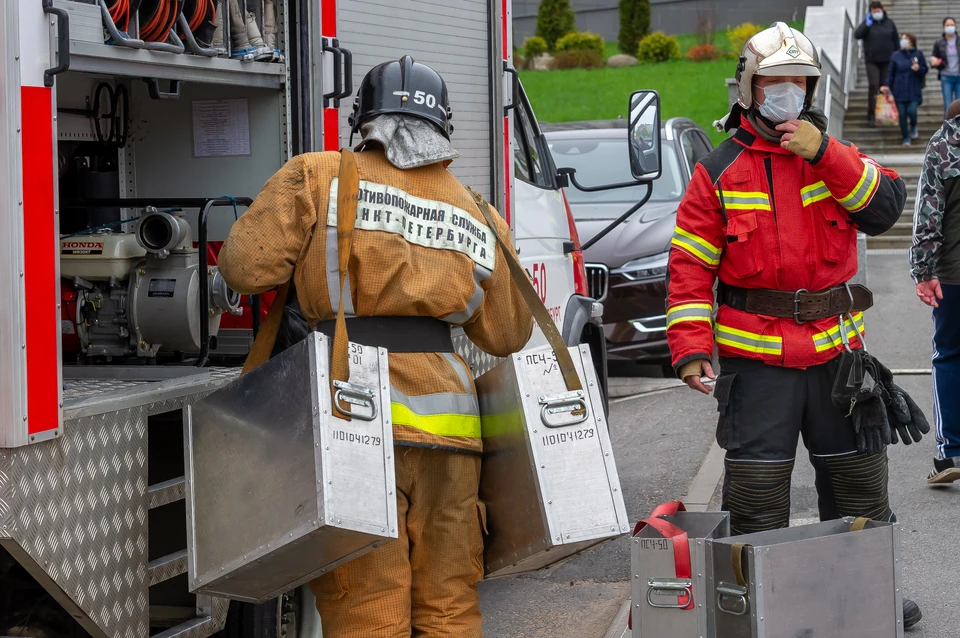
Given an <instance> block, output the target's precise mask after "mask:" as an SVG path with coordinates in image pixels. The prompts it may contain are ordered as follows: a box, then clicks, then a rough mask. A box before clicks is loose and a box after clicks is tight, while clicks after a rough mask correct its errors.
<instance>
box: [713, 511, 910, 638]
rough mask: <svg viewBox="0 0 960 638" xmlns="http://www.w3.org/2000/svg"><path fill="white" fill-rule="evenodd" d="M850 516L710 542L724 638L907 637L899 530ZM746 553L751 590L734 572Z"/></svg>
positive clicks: (718, 618)
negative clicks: (738, 552) (736, 552)
mask: <svg viewBox="0 0 960 638" xmlns="http://www.w3.org/2000/svg"><path fill="white" fill-rule="evenodd" d="M854 520H855V519H853V518H843V519H837V520H833V521H827V522H824V523H816V524H813V525H802V526H800V527H789V528H785V529H778V530H773V531H769V532H757V533H755V534H744V535H742V536H736V537H731V538H728V539H719V540H714V541H710V550H709V551H710V552H711V553H712V561H713V572H712V574H711V577H712V579H713V582H712V583H711V587H710V591H712V592H713V593H712V596H711V601H710V602H711V604H712V606H713V609H711V610H710V613H711V614H712V615H713V616H714V619H715V622H716V631H717V636H722V637H723V638H795V637H796V636H807V637H809V638H817V637H819V636H823V637H824V638H832V637H834V636H843V638H894V637H897V638H901V637H902V636H903V595H902V593H901V591H900V590H901V586H900V582H901V581H900V526H899V525H898V524H897V523H880V522H876V521H869V522H868V523H867V525H866V527H865V528H864V529H862V530H860V531H851V527H852V525H853V522H854ZM734 543H749V544H750V545H752V547H746V548H744V550H743V554H745V556H744V559H743V564H744V567H743V571H744V576H745V580H746V586H745V587H744V586H739V585H738V584H737V581H736V577H735V575H734V569H733V560H732V550H733V544H734Z"/></svg>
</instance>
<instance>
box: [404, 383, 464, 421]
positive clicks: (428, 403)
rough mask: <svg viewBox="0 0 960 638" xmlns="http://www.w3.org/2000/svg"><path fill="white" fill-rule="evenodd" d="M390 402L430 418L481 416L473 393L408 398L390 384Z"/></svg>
mask: <svg viewBox="0 0 960 638" xmlns="http://www.w3.org/2000/svg"><path fill="white" fill-rule="evenodd" d="M390 401H391V402H392V403H399V404H401V405H404V406H406V407H407V408H408V409H409V410H410V411H411V412H413V413H414V414H418V415H420V416H429V415H434V414H466V415H469V416H479V414H480V405H479V403H478V402H477V397H476V396H475V395H474V394H473V393H472V392H471V393H467V394H460V393H456V392H437V393H435V394H421V395H420V396H416V397H411V396H407V395H406V394H404V393H403V392H400V390H397V388H396V386H394V385H393V384H392V383H391V384H390Z"/></svg>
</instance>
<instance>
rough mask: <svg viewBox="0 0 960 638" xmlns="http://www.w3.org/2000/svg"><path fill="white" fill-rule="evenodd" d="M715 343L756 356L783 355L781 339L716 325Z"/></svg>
mask: <svg viewBox="0 0 960 638" xmlns="http://www.w3.org/2000/svg"><path fill="white" fill-rule="evenodd" d="M716 340H717V343H721V344H723V345H725V346H727V347H730V348H735V349H737V350H744V351H746V352H754V353H757V354H772V355H779V354H782V353H783V338H781V337H774V336H768V335H761V334H757V333H755V332H747V331H746V330H740V329H739V328H731V327H729V326H724V325H721V324H719V323H718V324H717V331H716Z"/></svg>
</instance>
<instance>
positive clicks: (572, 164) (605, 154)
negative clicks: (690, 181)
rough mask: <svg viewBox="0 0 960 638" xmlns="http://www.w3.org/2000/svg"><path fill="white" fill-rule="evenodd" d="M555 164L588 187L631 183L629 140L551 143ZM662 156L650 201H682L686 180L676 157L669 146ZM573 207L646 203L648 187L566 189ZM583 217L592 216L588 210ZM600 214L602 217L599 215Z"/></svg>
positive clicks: (549, 140)
mask: <svg viewBox="0 0 960 638" xmlns="http://www.w3.org/2000/svg"><path fill="white" fill-rule="evenodd" d="M547 142H548V144H549V146H550V152H551V153H552V154H553V160H554V162H555V163H556V165H557V166H558V167H560V168H566V167H569V168H575V169H577V176H576V177H577V181H578V182H580V183H581V184H583V185H585V186H593V185H600V184H612V183H615V182H629V181H632V180H633V177H632V175H631V174H630V161H629V159H628V156H627V137H626V135H624V136H623V138H622V139H621V138H618V139H599V140H598V139H578V140H571V139H553V140H551V139H548V140H547ZM661 148H662V152H663V173H662V174H661V175H660V178H659V179H657V180H655V181H654V182H653V193H652V194H651V195H650V201H652V202H657V201H661V202H662V201H669V200H674V199H680V197H681V196H682V195H683V179H682V177H681V173H680V165H679V164H678V163H677V154H676V152H675V151H674V150H673V146H672V145H670V144H663V145H662V146H661ZM564 190H565V191H566V193H567V199H568V200H569V201H570V204H571V205H576V204H600V203H616V202H637V201H640V200H641V199H643V195H644V194H645V193H646V191H647V187H646V186H633V187H630V188H618V189H615V190H609V191H599V192H595V193H585V192H584V191H582V190H580V189H578V188H576V187H575V186H573V185H571V186H570V187H568V188H566V189H564ZM578 213H580V214H581V215H584V216H591V215H590V213H589V212H588V210H581V211H578ZM598 214H602V213H599V212H598Z"/></svg>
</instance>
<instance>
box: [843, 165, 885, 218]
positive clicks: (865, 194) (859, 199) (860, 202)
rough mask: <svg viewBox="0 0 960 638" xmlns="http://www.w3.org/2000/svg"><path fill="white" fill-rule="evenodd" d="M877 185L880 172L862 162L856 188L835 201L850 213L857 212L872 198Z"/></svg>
mask: <svg viewBox="0 0 960 638" xmlns="http://www.w3.org/2000/svg"><path fill="white" fill-rule="evenodd" d="M879 183H880V171H879V170H877V167H876V166H874V165H873V164H871V163H870V162H866V161H864V163H863V175H861V176H860V181H859V182H857V186H856V188H854V189H853V190H852V191H850V194H849V195H847V196H846V197H844V198H843V199H839V200H837V201H838V202H840V205H841V206H843V207H844V208H846V209H847V210H848V211H850V212H855V211H858V210H860V209H861V208H863V207H864V206H866V205H867V204H868V203H869V202H870V198H871V197H873V193H874V192H875V191H876V187H877V184H879Z"/></svg>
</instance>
